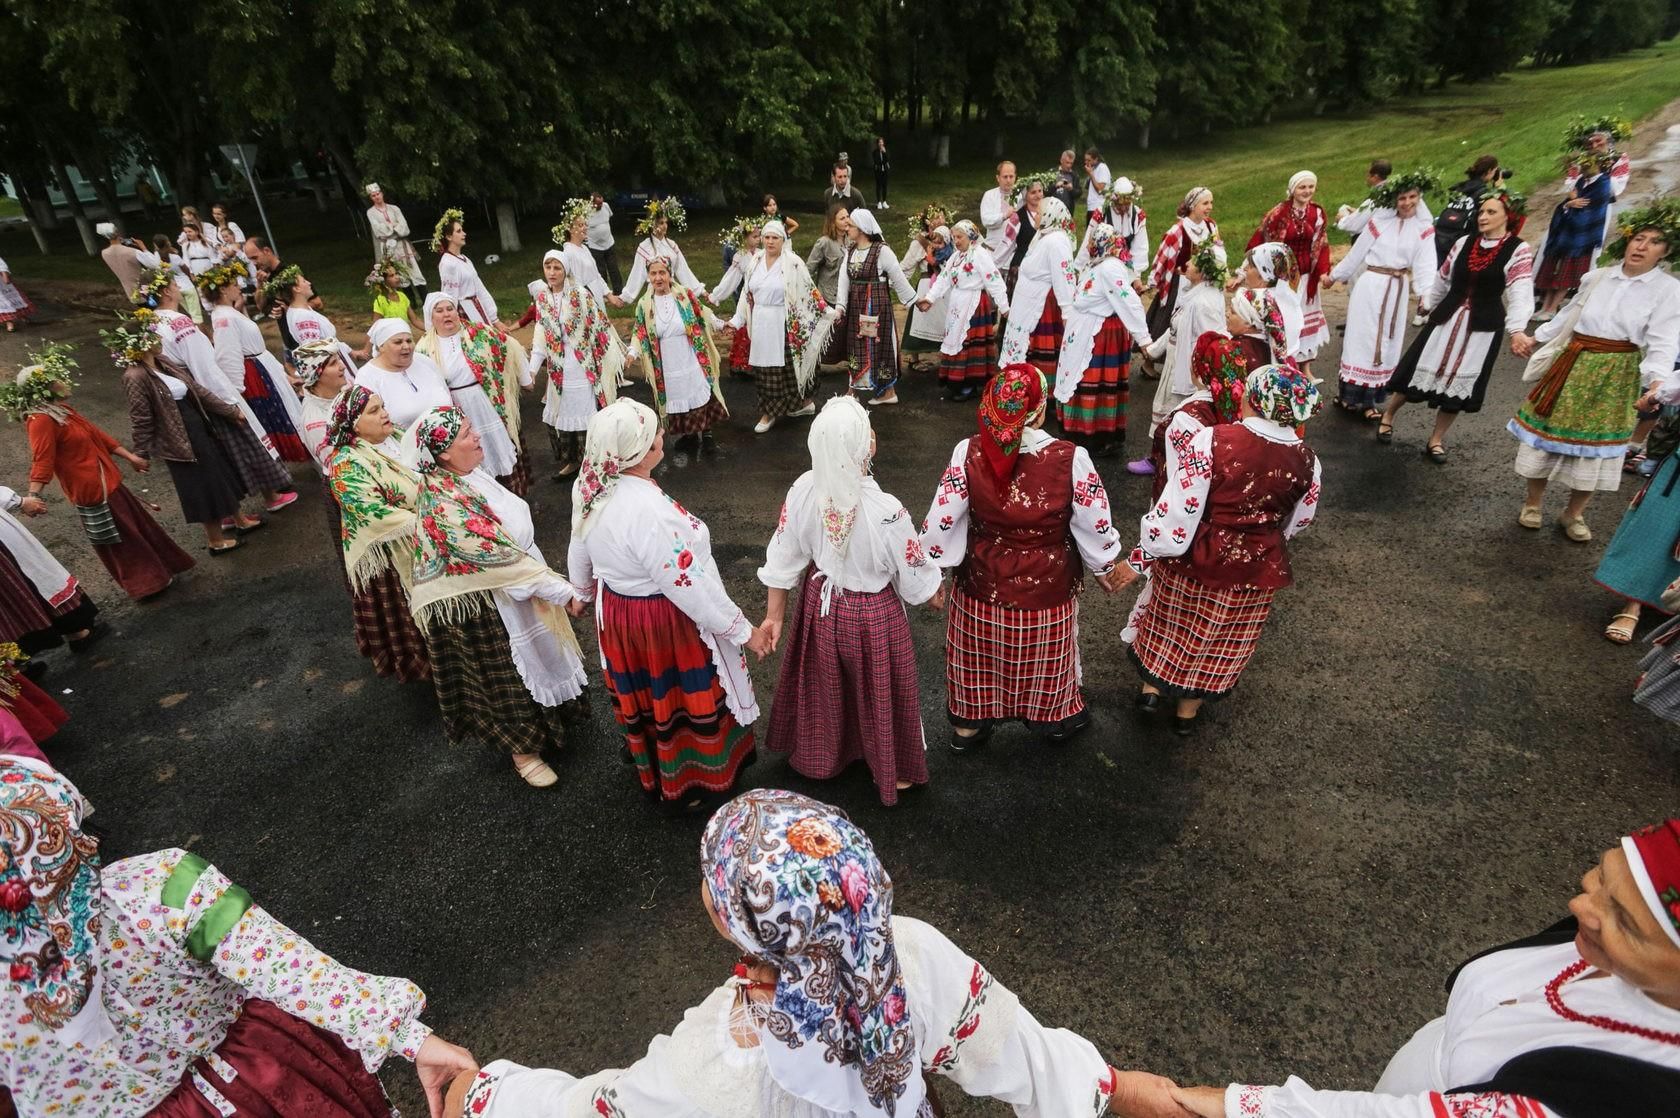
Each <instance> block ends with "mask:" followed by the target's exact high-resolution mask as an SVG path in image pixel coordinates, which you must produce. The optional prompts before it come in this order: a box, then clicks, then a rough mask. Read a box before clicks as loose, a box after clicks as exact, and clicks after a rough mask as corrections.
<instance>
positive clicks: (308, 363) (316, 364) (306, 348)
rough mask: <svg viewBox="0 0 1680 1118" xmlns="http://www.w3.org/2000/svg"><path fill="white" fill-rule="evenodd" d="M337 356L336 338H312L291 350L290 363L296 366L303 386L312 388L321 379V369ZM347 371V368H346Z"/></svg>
mask: <svg viewBox="0 0 1680 1118" xmlns="http://www.w3.org/2000/svg"><path fill="white" fill-rule="evenodd" d="M337 356H338V340H337V339H336V338H312V339H311V340H309V341H307V342H304V343H303V344H302V345H300V346H298V347H297V348H296V349H294V350H292V364H293V365H295V366H296V367H297V375H298V380H300V381H302V382H303V386H304V387H305V388H314V387H315V385H316V384H317V383H319V382H320V379H321V370H322V369H325V368H326V367H327V362H328V361H331V360H332V359H333V358H334V357H337ZM346 371H348V370H346Z"/></svg>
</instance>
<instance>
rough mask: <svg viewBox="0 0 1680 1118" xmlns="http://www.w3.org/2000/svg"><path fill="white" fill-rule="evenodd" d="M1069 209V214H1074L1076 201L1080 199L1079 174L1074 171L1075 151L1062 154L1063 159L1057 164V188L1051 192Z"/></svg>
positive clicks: (1071, 150)
mask: <svg viewBox="0 0 1680 1118" xmlns="http://www.w3.org/2000/svg"><path fill="white" fill-rule="evenodd" d="M1050 193H1051V194H1052V195H1053V196H1055V198H1056V199H1057V200H1058V201H1060V202H1061V203H1062V205H1064V206H1066V207H1067V211H1068V213H1072V212H1073V206H1074V202H1075V200H1076V199H1077V198H1078V197H1079V174H1078V172H1076V171H1075V170H1074V169H1073V149H1072V148H1069V149H1068V150H1066V151H1064V152H1062V157H1061V159H1059V160H1058V161H1057V163H1056V188H1055V189H1054V190H1052V191H1051V192H1050Z"/></svg>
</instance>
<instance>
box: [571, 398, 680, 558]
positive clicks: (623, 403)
mask: <svg viewBox="0 0 1680 1118" xmlns="http://www.w3.org/2000/svg"><path fill="white" fill-rule="evenodd" d="M658 435H659V416H658V415H656V414H655V413H654V410H653V409H652V408H650V407H648V406H647V405H646V404H644V403H642V402H641V401H639V400H632V399H630V397H628V396H620V397H619V398H618V399H617V400H614V401H613V402H612V403H610V404H608V405H607V406H606V407H604V408H602V409H601V410H600V411H598V412H596V413H595V414H594V416H593V417H591V418H590V420H589V432H588V434H587V435H585V436H584V446H583V464H582V465H581V466H579V467H578V476H577V480H576V481H574V482H573V483H572V533H573V534H574V535H577V536H586V535H588V534H589V529H590V528H591V527H592V526H593V518H594V516H595V514H596V513H598V512H600V511H601V508H602V506H604V505H605V504H606V503H607V501H608V499H610V498H611V497H612V494H613V490H614V489H616V488H617V487H618V479H619V477H620V476H621V475H622V474H623V473H624V471H625V470H626V469H628V468H629V467H631V466H634V465H635V464H636V463H637V462H640V461H641V460H642V459H643V458H646V457H647V452H648V451H649V450H650V449H652V447H653V440H654V439H655V438H657V437H658Z"/></svg>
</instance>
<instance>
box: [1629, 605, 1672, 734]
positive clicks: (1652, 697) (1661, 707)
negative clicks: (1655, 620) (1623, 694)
mask: <svg viewBox="0 0 1680 1118" xmlns="http://www.w3.org/2000/svg"><path fill="white" fill-rule="evenodd" d="M1639 667H1640V670H1641V671H1642V672H1643V673H1644V674H1642V675H1641V676H1640V677H1639V682H1638V683H1637V684H1636V685H1635V686H1634V689H1633V701H1634V702H1636V703H1638V704H1639V705H1640V706H1642V707H1644V708H1645V709H1646V710H1648V711H1650V712H1651V713H1652V714H1654V715H1656V716H1657V717H1659V718H1666V719H1668V720H1669V721H1670V722H1680V617H1676V618H1673V619H1671V620H1669V621H1668V622H1666V623H1664V624H1663V625H1662V626H1660V627H1659V628H1658V629H1657V630H1656V631H1655V632H1653V633H1652V634H1651V651H1649V652H1647V653H1646V654H1645V659H1643V660H1641V661H1640V662H1639Z"/></svg>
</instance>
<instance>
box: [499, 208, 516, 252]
mask: <svg viewBox="0 0 1680 1118" xmlns="http://www.w3.org/2000/svg"><path fill="white" fill-rule="evenodd" d="M496 230H497V232H499V233H500V234H501V235H502V251H503V252H518V251H519V247H520V246H519V225H518V223H517V222H515V221H514V217H513V203H512V202H497V203H496Z"/></svg>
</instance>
